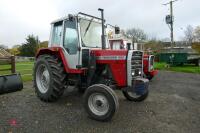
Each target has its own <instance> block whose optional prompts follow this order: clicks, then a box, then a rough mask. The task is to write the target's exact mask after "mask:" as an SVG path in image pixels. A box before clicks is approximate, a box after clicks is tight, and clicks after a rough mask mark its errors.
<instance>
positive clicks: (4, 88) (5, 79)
mask: <svg viewBox="0 0 200 133" xmlns="http://www.w3.org/2000/svg"><path fill="white" fill-rule="evenodd" d="M22 89H23V82H22V78H21V76H20V74H12V75H4V76H0V94H4V93H9V92H15V91H20V90H22Z"/></svg>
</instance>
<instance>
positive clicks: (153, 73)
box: [143, 54, 158, 77]
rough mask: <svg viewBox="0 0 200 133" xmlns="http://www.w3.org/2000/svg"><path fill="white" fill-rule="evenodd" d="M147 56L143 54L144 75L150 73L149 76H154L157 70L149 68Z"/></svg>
mask: <svg viewBox="0 0 200 133" xmlns="http://www.w3.org/2000/svg"><path fill="white" fill-rule="evenodd" d="M149 57H150V55H147V54H144V56H143V72H144V74H145V75H150V76H151V77H154V76H155V75H157V74H158V70H154V69H153V70H150V68H149Z"/></svg>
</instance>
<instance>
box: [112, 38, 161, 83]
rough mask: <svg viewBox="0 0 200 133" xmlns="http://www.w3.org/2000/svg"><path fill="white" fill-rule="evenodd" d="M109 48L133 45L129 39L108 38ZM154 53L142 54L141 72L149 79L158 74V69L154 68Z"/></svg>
mask: <svg viewBox="0 0 200 133" xmlns="http://www.w3.org/2000/svg"><path fill="white" fill-rule="evenodd" d="M109 43H110V48H111V49H113V50H119V49H133V45H132V44H131V42H130V41H129V40H125V39H124V38H116V39H109ZM153 65H154V55H150V54H144V55H143V72H144V77H146V78H147V79H149V80H151V79H152V78H153V77H154V76H155V75H157V74H158V70H154V66H153Z"/></svg>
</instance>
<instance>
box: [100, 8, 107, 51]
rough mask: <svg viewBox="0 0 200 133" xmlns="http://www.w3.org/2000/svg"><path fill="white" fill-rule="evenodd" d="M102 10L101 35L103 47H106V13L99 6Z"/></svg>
mask: <svg viewBox="0 0 200 133" xmlns="http://www.w3.org/2000/svg"><path fill="white" fill-rule="evenodd" d="M98 10H99V11H100V12H101V20H102V35H101V40H102V49H106V43H105V26H104V23H105V22H104V13H103V11H104V10H103V9H101V8H99V9H98Z"/></svg>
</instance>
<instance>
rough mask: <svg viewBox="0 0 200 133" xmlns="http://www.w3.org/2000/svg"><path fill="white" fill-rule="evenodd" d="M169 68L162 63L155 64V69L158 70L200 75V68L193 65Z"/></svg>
mask: <svg viewBox="0 0 200 133" xmlns="http://www.w3.org/2000/svg"><path fill="white" fill-rule="evenodd" d="M167 66H168V65H167V64H166V63H161V62H155V64H154V68H155V69H158V70H167V71H175V72H185V73H198V74H200V67H198V66H195V65H191V64H185V65H183V66H170V67H167Z"/></svg>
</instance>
